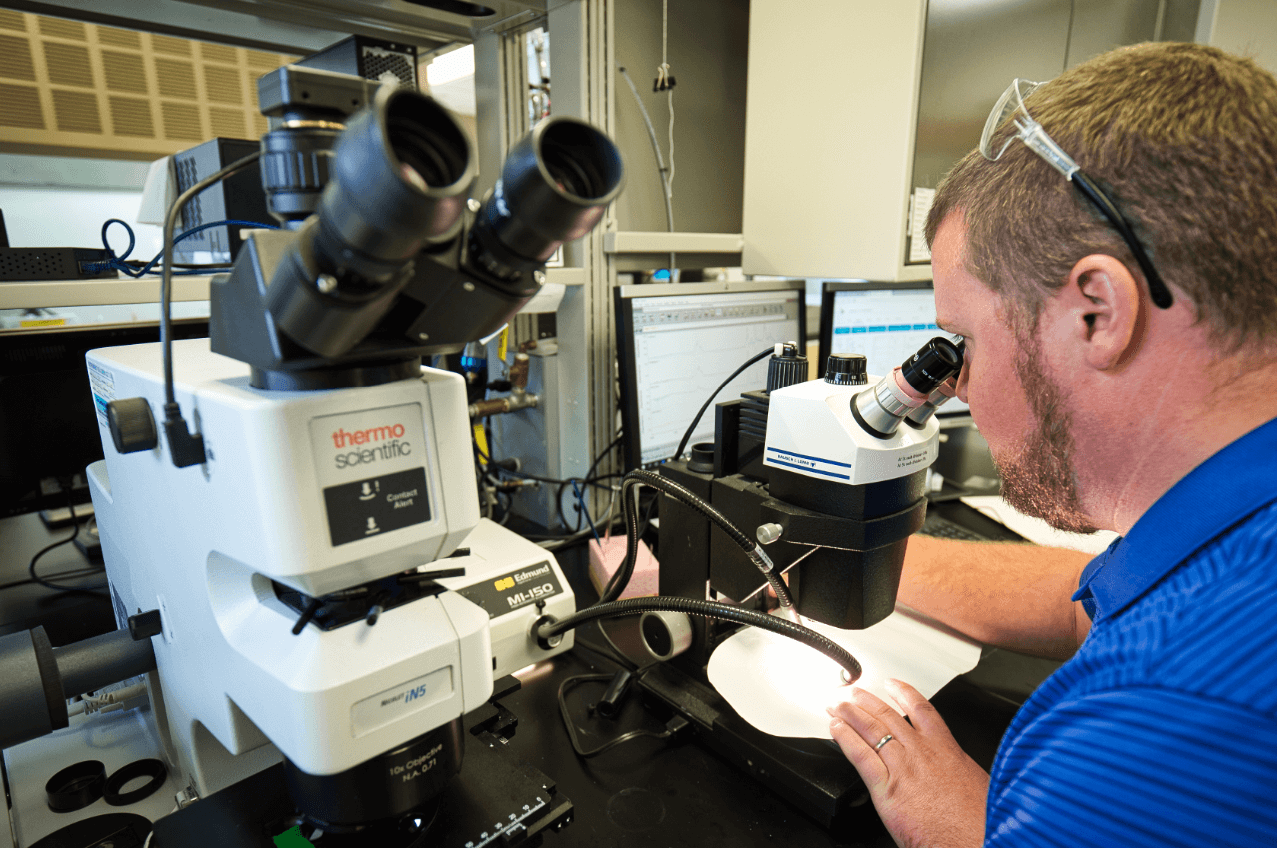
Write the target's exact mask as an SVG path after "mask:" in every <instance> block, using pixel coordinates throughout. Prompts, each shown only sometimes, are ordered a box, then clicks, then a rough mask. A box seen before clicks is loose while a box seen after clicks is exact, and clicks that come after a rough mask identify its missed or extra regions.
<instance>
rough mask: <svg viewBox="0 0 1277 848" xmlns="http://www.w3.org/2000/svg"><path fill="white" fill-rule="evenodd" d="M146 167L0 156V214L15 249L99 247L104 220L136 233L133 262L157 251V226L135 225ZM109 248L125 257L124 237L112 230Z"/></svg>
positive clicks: (117, 162) (62, 158) (118, 230)
mask: <svg viewBox="0 0 1277 848" xmlns="http://www.w3.org/2000/svg"><path fill="white" fill-rule="evenodd" d="M147 167H148V164H147V163H145V162H128V161H120V160H113V159H81V158H73V157H65V156H32V155H23V154H0V211H3V212H4V221H5V228H6V229H7V230H8V233H9V244H10V245H12V246H13V247H101V246H102V224H103V223H104V222H105V221H106V220H107V219H108V218H119V219H121V220H123V221H126V222H128V224H129V226H131V227H133V230H134V232H135V233H136V234H137V245H136V246H135V247H134V248H133V254H132V255H131V256H130V258H131V259H140V258H142V257H145V258H147V259H150V258H151V257H152V256H154V255H155V254H156V253H158V252H159V250H160V232H159V227H155V226H151V225H147V224H144V225H142V226H140V227H139V226H138V225H137V213H138V206H139V205H140V203H141V199H142V183H143V182H144V180H145V178H146V171H147ZM109 237H110V240H111V246H112V248H114V249H115V251H116V253H117V254H123V252H124V248H125V247H127V246H128V243H129V242H128V235H127V234H126V233H125V232H124V230H123V228H121V227H112V228H111V232H110V233H109Z"/></svg>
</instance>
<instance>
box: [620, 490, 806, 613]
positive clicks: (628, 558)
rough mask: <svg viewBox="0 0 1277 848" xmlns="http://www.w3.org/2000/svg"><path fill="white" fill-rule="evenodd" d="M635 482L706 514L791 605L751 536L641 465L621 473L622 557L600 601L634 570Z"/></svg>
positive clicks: (786, 604)
mask: <svg viewBox="0 0 1277 848" xmlns="http://www.w3.org/2000/svg"><path fill="white" fill-rule="evenodd" d="M638 485H645V486H651V487H652V488H653V489H656V490H657V491H659V492H661V493H662V494H664V495H667V496H669V497H672V498H675V499H676V500H679V501H681V502H682V503H684V504H686V505H688V506H690V507H692V508H693V509H695V510H697V511H698V512H700V513H701V514H702V515H704V516H705V517H706V518H708V519H709V520H710V521H711V522H712V523H713V524H716V525H717V526H718V527H719V529H721V530H722V531H723V532H724V533H726V534H727V536H728V538H730V539H731V540H732V542H734V543H735V544H736V545H737V546H738V547H740V549H741V550H742V551H744V552H745V555H746V556H747V557H749V559H750V561H752V562H753V563H754V564H755V565H756V566H758V569H759V571H761V572H762V574H763V576H764V577H765V578H766V579H767V582H768V583H769V584H771V587H772V590H773V591H775V593H776V598H777V600H779V601H780V603H781V605H782V606H784V607H788V608H793V606H794V601H793V597H792V596H791V595H790V593H789V587H788V586H787V585H785V581H783V580H781V579H780V575H778V574H777V573H776V569H775V568H772V567H771V561H770V560H769V559H768V558H767V556H766V555H765V554H763V553H762V550H761V548H760V547H759V546H758V544H757V543H756V542H755V541H754V540H753V539H750V538H749V537H748V536H746V535H745V534H744V533H743V532H741V530H740V529H739V528H738V527H736V525H734V524H732V522H731V521H729V520H728V519H727V517H726V516H724V515H723V514H722V513H721V512H719V511H718V510H717V509H715V508H714V507H713V505H711V504H710V503H708V502H706V501H705V500H703V499H701V498H699V497H697V496H696V495H695V494H693V493H692V492H690V491H689V490H688V489H686V488H685V487H683V486H681V485H679V484H678V483H675V482H674V481H673V480H669V479H667V478H665V477H662V476H661V475H659V474H656V473H655V472H652V471H645V470H643V469H635V470H634V471H631V472H630V473H629V474H627V475H625V479H624V480H623V481H621V499H622V500H621V506H622V508H623V510H624V515H625V525H626V526H625V529H626V551H625V560H624V561H623V562H622V563H621V566H620V567H619V568H618V569H617V570H616V573H615V574H613V575H612V579H611V580H610V581H608V584H607V587H606V588H605V589H604V591H603V594H602V595H601V596H600V598H599V603H600V604H603V603H607V602H609V601H614V600H616V599H617V598H619V597H620V596H621V592H623V591H624V590H625V585H626V584H627V583H628V582H629V580H630V576H631V575H632V574H633V572H634V563H635V560H636V559H637V558H638V542H639V528H638V520H637V516H636V510H635V509H634V503H633V500H632V499H631V498H630V490H631V489H633V488H634V487H635V486H638Z"/></svg>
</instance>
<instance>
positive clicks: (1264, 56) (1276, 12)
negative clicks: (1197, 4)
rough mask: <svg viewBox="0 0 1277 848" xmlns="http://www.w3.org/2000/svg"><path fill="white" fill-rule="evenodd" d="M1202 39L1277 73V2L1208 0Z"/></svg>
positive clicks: (1205, 5)
mask: <svg viewBox="0 0 1277 848" xmlns="http://www.w3.org/2000/svg"><path fill="white" fill-rule="evenodd" d="M1202 7H1203V8H1202V12H1203V24H1204V25H1206V27H1207V28H1208V32H1209V35H1207V36H1206V37H1205V38H1203V37H1202V36H1203V35H1205V33H1202V32H1201V28H1199V34H1198V37H1199V40H1201V41H1206V42H1208V43H1209V44H1212V45H1214V46H1215V47H1218V48H1220V49H1221V50H1227V51H1228V52H1230V53H1237V54H1239V55H1241V56H1248V57H1250V58H1251V59H1254V60H1255V61H1256V62H1257V63H1258V64H1259V65H1260V66H1261V67H1263V68H1265V69H1266V70H1268V71H1269V72H1271V73H1274V74H1277V2H1274V0H1207V2H1203V3H1202Z"/></svg>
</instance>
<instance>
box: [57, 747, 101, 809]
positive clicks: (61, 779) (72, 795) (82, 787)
mask: <svg viewBox="0 0 1277 848" xmlns="http://www.w3.org/2000/svg"><path fill="white" fill-rule="evenodd" d="M105 785H106V766H104V765H102V763H100V762H98V761H97V760H85V761H84V762H82V763H76V764H75V765H71V766H67V767H66V768H64V769H62V770H61V771H60V772H58V773H57V774H55V775H54V776H53V777H51V778H49V780H48V782H47V783H45V784H44V791H45V793H46V794H47V795H48V796H49V809H50V810H52V811H53V812H55V813H71V812H75V811H76V810H83V809H84V808H85V807H87V806H89V805H90V804H92V803H93V802H94V801H96V800H97V799H99V798H101V797H102V792H103V788H104V787H105Z"/></svg>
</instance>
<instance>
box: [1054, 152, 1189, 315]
mask: <svg viewBox="0 0 1277 848" xmlns="http://www.w3.org/2000/svg"><path fill="white" fill-rule="evenodd" d="M1069 181H1070V182H1071V183H1073V185H1074V186H1076V187H1077V190H1078V191H1080V192H1082V194H1084V195H1085V196H1086V198H1087V199H1088V200H1090V201H1091V203H1093V204H1095V208H1097V209H1099V210H1100V213H1101V214H1102V215H1103V216H1104V217H1105V218H1107V219H1108V220H1109V223H1111V224H1112V225H1113V226H1114V227H1115V228H1116V229H1117V231H1118V232H1119V233H1120V234H1121V236H1122V238H1123V239H1125V241H1126V244H1127V246H1128V247H1130V249H1131V253H1132V254H1134V255H1135V261H1136V262H1137V263H1138V264H1139V266H1140V270H1141V271H1143V272H1144V278H1145V279H1146V280H1148V294H1149V297H1151V298H1152V300H1153V304H1154V305H1155V306H1157V307H1158V308H1160V309H1169V308H1170V305H1171V291H1170V289H1169V288H1167V287H1166V283H1164V282H1162V277H1161V275H1160V274H1158V273H1157V269H1155V268H1154V267H1153V262H1152V260H1150V259H1149V258H1148V254H1147V253H1145V252H1144V246H1143V245H1141V244H1140V240H1139V239H1138V238H1136V237H1135V231H1134V230H1132V229H1131V225H1130V224H1129V223H1128V222H1127V220H1126V217H1125V216H1123V215H1122V213H1121V212H1120V211H1118V208H1117V207H1116V206H1114V205H1113V201H1111V200H1109V198H1108V195H1106V194H1105V193H1104V192H1102V191H1100V189H1099V188H1098V187H1097V186H1096V185H1095V183H1093V182H1091V180H1090V178H1088V177H1087V176H1086V174H1084V173H1082V172H1081V171H1075V172H1074V173H1073V176H1072V178H1071V179H1070V180H1069Z"/></svg>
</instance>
